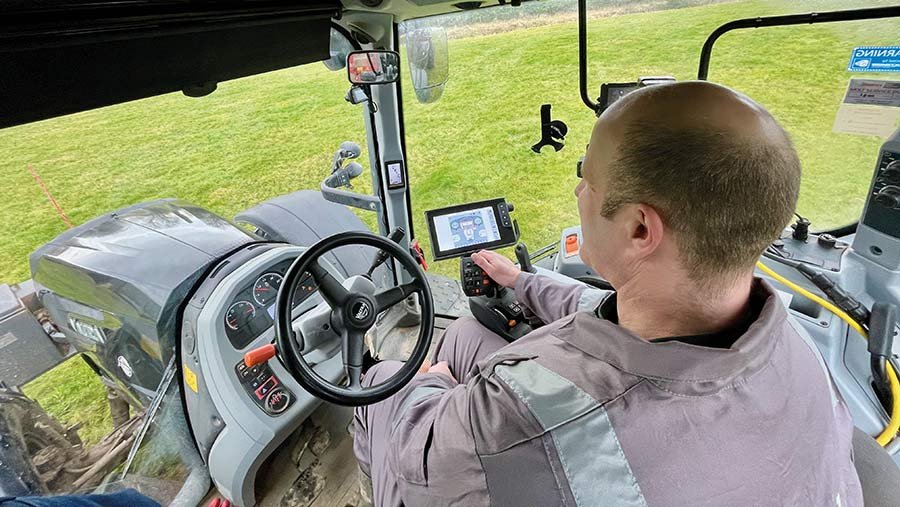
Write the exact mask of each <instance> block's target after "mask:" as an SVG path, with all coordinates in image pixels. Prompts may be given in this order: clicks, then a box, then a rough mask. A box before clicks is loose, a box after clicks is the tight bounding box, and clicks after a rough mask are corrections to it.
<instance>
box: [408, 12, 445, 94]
mask: <svg viewBox="0 0 900 507" xmlns="http://www.w3.org/2000/svg"><path fill="white" fill-rule="evenodd" d="M406 58H407V60H408V61H409V73H410V76H411V77H412V85H413V89H415V91H416V99H418V101H419V102H421V103H423V104H429V103H431V102H436V101H437V100H438V99H439V98H441V95H443V93H444V85H445V84H447V80H448V79H450V53H449V51H448V50H447V32H445V31H444V29H443V28H435V27H432V28H418V29H416V30H413V31H411V32H408V33H407V34H406Z"/></svg>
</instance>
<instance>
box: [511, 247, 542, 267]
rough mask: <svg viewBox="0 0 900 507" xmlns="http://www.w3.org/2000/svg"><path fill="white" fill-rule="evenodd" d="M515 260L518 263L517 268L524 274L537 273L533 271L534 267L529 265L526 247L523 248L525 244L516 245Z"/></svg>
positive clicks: (529, 259) (529, 258)
mask: <svg viewBox="0 0 900 507" xmlns="http://www.w3.org/2000/svg"><path fill="white" fill-rule="evenodd" d="M515 251H516V260H517V261H519V268H521V269H522V271H525V272H526V273H535V272H537V270H536V269H534V266H532V265H531V257H530V256H529V255H528V247H527V246H525V243H519V244H518V245H516V250H515Z"/></svg>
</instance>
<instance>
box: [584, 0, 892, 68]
mask: <svg viewBox="0 0 900 507" xmlns="http://www.w3.org/2000/svg"><path fill="white" fill-rule="evenodd" d="M578 2H579V5H580V4H581V3H584V2H585V0H578ZM894 17H900V5H895V6H891V7H874V8H870V9H848V10H842V11H828V12H810V13H807V14H790V15H787V16H767V17H756V18H744V19H736V20H734V21H729V22H728V23H725V24H724V25H722V26H720V27H719V28H716V29H715V30H713V32H712V33H711V34H709V37H707V39H706V42H704V43H703V49H702V50H701V51H700V67H699V69H698V70H697V79H699V80H702V81H705V80H706V79H707V77H708V76H709V61H710V58H711V57H712V50H713V46H714V45H715V43H716V41H717V40H718V39H719V37H721V36H723V35H725V34H726V33H728V32H731V31H733V30H742V29H745V28H764V27H771V26H790V25H805V24H810V25H812V24H816V23H834V22H840V21H859V20H864V19H881V18H894Z"/></svg>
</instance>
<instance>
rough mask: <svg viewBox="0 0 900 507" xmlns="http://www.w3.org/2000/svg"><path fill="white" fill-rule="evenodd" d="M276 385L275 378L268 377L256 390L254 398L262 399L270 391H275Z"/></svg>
mask: <svg viewBox="0 0 900 507" xmlns="http://www.w3.org/2000/svg"><path fill="white" fill-rule="evenodd" d="M277 385H278V379H277V378H275V376H274V375H273V376H271V377H269V380H266V381H265V383H263V385H261V386H259V389H257V390H256V397H257V398H259V399H263V398H265V397H266V395H267V394H269V392H270V391H272V389H275V386H277Z"/></svg>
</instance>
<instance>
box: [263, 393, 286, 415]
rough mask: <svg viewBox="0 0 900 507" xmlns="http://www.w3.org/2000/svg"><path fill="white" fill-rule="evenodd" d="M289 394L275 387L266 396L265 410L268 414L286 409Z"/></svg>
mask: <svg viewBox="0 0 900 507" xmlns="http://www.w3.org/2000/svg"><path fill="white" fill-rule="evenodd" d="M290 401H291V396H290V395H289V394H288V393H287V391H285V390H284V389H282V388H280V387H276V388H275V389H273V390H272V392H270V393H269V395H268V396H266V401H265V405H266V411H268V412H269V413H270V414H280V413H282V412H284V411H285V409H287V407H288V404H289V403H290Z"/></svg>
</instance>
